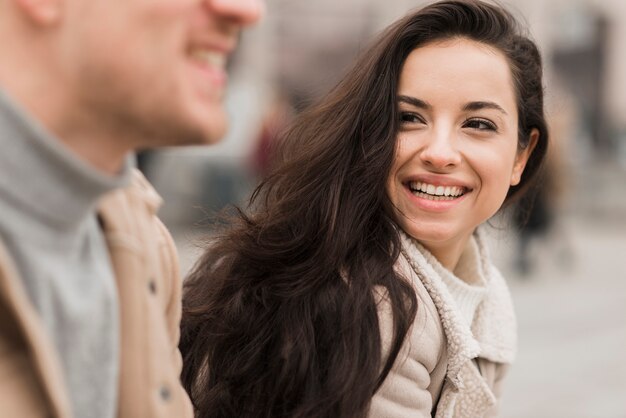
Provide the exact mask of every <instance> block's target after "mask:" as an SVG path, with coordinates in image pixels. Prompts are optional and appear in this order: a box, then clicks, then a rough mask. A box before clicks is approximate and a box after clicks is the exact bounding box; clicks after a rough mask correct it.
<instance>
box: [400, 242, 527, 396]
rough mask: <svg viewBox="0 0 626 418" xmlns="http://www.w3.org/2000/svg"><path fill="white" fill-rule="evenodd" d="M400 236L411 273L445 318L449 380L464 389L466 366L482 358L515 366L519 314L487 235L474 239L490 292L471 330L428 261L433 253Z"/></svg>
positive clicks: (442, 318)
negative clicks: (428, 256)
mask: <svg viewBox="0 0 626 418" xmlns="http://www.w3.org/2000/svg"><path fill="white" fill-rule="evenodd" d="M400 236H401V242H402V250H401V252H402V258H404V260H405V261H406V263H407V264H408V266H409V268H410V270H411V271H409V272H407V273H409V275H411V276H413V277H414V280H416V279H417V280H420V281H421V282H422V284H423V285H424V287H425V288H426V290H427V291H428V293H429V295H430V297H431V299H432V300H433V303H434V304H435V306H436V308H437V311H438V313H439V316H440V318H441V323H442V326H443V329H444V332H445V335H446V339H447V350H448V368H447V378H448V380H449V381H450V383H451V384H452V385H453V386H454V387H455V388H456V389H457V390H458V389H462V388H463V380H464V379H463V375H464V373H462V370H463V368H464V366H466V365H467V364H468V362H470V361H471V359H473V358H476V357H479V356H480V357H484V358H486V359H488V360H491V361H496V362H503V363H511V362H512V361H513V359H514V356H515V346H516V325H515V315H514V313H513V306H512V302H511V299H510V295H509V293H508V289H507V287H506V284H505V283H504V281H503V279H502V277H501V276H500V274H499V273H498V272H497V270H496V269H495V267H493V265H492V263H491V260H490V257H489V253H488V251H487V247H486V245H485V242H484V237H483V234H482V233H481V232H476V233H475V234H474V236H473V239H475V240H476V243H477V246H478V250H479V251H478V252H479V256H480V258H481V260H480V262H481V264H482V267H483V272H484V274H485V283H486V286H487V289H488V291H487V296H486V297H485V299H484V300H483V301H482V302H481V304H480V305H479V306H478V308H477V311H476V315H475V317H474V321H473V323H472V325H471V327H470V326H469V325H468V324H467V323H466V321H464V320H463V318H462V317H461V312H460V311H459V310H458V308H456V304H455V302H454V299H453V297H452V295H451V294H450V292H449V290H448V288H447V287H446V285H445V284H444V282H443V280H442V279H441V277H440V275H439V274H438V273H437V272H436V270H435V268H434V267H433V265H432V264H431V263H430V262H429V261H428V259H427V256H426V255H425V254H429V253H428V251H427V250H426V249H425V248H423V247H422V246H421V245H420V244H419V243H417V242H415V241H414V240H413V239H411V238H410V237H408V236H407V235H406V234H405V233H403V232H400ZM415 275H416V276H417V277H416V278H415Z"/></svg>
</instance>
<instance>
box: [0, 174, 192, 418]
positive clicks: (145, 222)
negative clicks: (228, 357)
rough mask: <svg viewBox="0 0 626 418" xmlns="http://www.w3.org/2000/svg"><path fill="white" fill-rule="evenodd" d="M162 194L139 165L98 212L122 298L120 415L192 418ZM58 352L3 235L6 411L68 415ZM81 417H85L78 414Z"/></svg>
mask: <svg viewBox="0 0 626 418" xmlns="http://www.w3.org/2000/svg"><path fill="white" fill-rule="evenodd" d="M160 204H161V198H160V197H159V196H158V195H157V193H156V192H155V191H154V189H153V188H152V187H151V186H150V185H149V184H148V182H147V181H146V180H145V178H143V176H142V175H141V174H140V173H139V172H138V171H136V172H135V173H134V174H133V180H132V184H131V185H130V186H129V187H128V188H127V189H125V190H118V191H115V192H113V193H110V194H109V195H107V196H105V198H104V199H103V201H102V202H101V206H100V208H99V215H100V219H101V221H102V224H103V229H104V232H105V236H106V241H107V244H108V247H109V252H110V255H111V259H112V264H113V268H114V271H115V275H116V281H117V288H118V295H119V301H120V322H121V323H120V327H121V354H120V362H121V363H120V380H119V403H118V417H119V418H148V417H149V418H190V417H192V416H193V412H192V407H191V403H190V401H189V398H188V397H187V394H186V393H185V391H184V390H183V388H182V386H181V384H180V378H179V375H180V371H181V367H182V359H181V356H180V353H179V351H178V339H179V321H180V316H181V278H180V274H179V267H178V258H177V255H176V250H175V247H174V243H173V241H172V239H171V236H170V235H169V233H168V232H167V230H166V229H165V227H164V226H163V224H162V223H161V222H160V221H159V220H158V219H157V217H156V211H157V209H158V207H159V205H160ZM62 382H63V380H62V376H61V366H60V360H59V358H58V355H57V353H56V352H55V349H54V346H53V344H52V341H51V340H50V339H49V338H47V336H46V332H45V330H44V329H43V325H42V323H41V321H40V319H39V317H38V314H37V312H36V311H35V309H34V308H33V306H32V305H31V303H30V301H29V300H28V298H27V296H26V293H25V290H24V288H23V286H22V281H21V279H20V277H19V275H18V272H17V271H16V269H15V266H14V263H13V261H12V259H11V257H10V256H9V254H7V252H6V250H5V249H4V247H3V245H2V242H0V417H2V418H5V417H6V418H31V417H33V418H38V417H46V418H48V417H53V418H70V417H71V415H70V412H69V400H68V393H67V389H66V387H64V385H63V383H62ZM77 418H79V417H77Z"/></svg>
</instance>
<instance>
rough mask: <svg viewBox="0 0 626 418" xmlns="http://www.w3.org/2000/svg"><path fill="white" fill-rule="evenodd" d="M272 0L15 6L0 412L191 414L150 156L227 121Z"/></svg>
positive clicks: (4, 94)
mask: <svg viewBox="0 0 626 418" xmlns="http://www.w3.org/2000/svg"><path fill="white" fill-rule="evenodd" d="M262 1H263V0H0V10H1V11H2V12H1V13H0V39H1V40H2V41H1V42H0V416H1V417H7V418H9V417H11V418H13V417H15V418H28V417H56V418H67V417H76V418H83V417H94V418H101V417H102V418H114V417H120V418H143V417H164V418H179V417H183V418H184V417H191V416H192V411H191V405H190V402H189V399H188V397H187V396H186V394H185V392H184V390H183V389H182V387H181V386H180V384H179V372H180V368H181V358H180V353H179V352H178V349H177V345H178V336H179V331H178V326H179V325H178V321H179V317H180V309H181V308H180V292H181V289H180V285H181V283H180V277H179V275H178V265H177V256H176V253H175V249H174V247H173V244H172V241H171V237H170V236H169V235H168V233H167V232H166V231H165V229H164V227H163V226H162V224H161V223H160V222H159V221H158V220H157V219H156V217H155V212H156V210H157V207H158V205H159V203H160V198H159V197H158V195H157V194H156V193H155V192H154V190H153V189H152V188H151V187H150V186H149V185H148V183H147V182H146V181H145V179H143V178H142V177H141V175H140V174H138V172H137V171H136V170H134V169H133V168H132V167H131V166H132V162H131V160H132V154H133V152H134V151H135V150H139V149H147V148H154V147H159V146H165V145H182V144H203V143H205V144H210V143H213V142H215V141H217V140H218V139H219V138H220V137H221V136H222V135H223V134H224V131H225V129H226V120H225V119H226V118H225V112H224V108H223V107H222V96H223V94H224V88H225V85H226V78H227V77H226V74H225V70H224V68H225V62H226V60H227V58H228V56H229V54H230V53H231V52H232V51H233V48H234V47H235V45H236V43H237V39H238V36H239V32H240V30H241V28H242V27H244V26H246V25H249V24H252V23H254V22H255V21H256V20H257V19H258V18H259V15H260V14H261V12H262V8H263V3H262Z"/></svg>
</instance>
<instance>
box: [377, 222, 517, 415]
mask: <svg viewBox="0 0 626 418" xmlns="http://www.w3.org/2000/svg"><path fill="white" fill-rule="evenodd" d="M471 241H472V242H471V243H470V245H472V246H475V249H476V251H469V252H466V253H467V254H470V255H471V254H473V257H474V260H475V261H474V262H471V263H468V264H466V265H467V266H480V269H478V270H475V271H474V273H472V274H475V273H476V271H481V272H482V273H481V275H482V278H481V281H482V283H484V289H485V290H484V292H485V294H484V296H482V297H481V300H480V303H478V304H477V306H476V307H475V312H474V314H473V315H472V318H473V319H472V321H471V325H470V323H469V322H468V321H467V320H466V319H465V318H466V315H465V314H464V313H463V312H462V311H461V309H460V307H459V304H458V303H457V302H456V300H455V298H454V297H453V295H452V293H451V292H450V290H449V288H448V286H447V285H446V282H445V281H444V279H443V278H442V277H441V274H440V273H438V271H437V270H438V269H440V266H437V265H433V259H432V255H430V253H428V251H427V250H426V249H424V248H423V247H421V246H420V245H419V244H417V243H416V242H414V241H413V240H412V239H411V238H409V237H408V236H406V235H405V234H403V233H402V247H403V248H402V253H401V256H400V257H399V259H398V261H397V264H396V269H397V271H398V273H399V274H401V275H402V276H403V277H404V278H406V279H407V280H409V282H410V283H412V284H413V286H414V288H415V292H416V295H417V300H418V309H417V314H416V317H415V320H414V323H413V325H412V327H411V329H410V330H409V333H408V335H407V337H406V339H405V342H404V344H403V346H402V349H401V351H400V353H399V355H398V357H397V359H396V361H395V363H394V366H393V367H392V370H391V371H390V373H389V375H388V377H387V379H385V381H384V382H383V385H382V386H381V388H380V389H379V391H378V392H377V393H376V394H375V396H374V398H373V399H372V404H371V408H370V414H369V416H370V418H419V417H431V416H434V417H436V418H444V417H445V418H480V417H493V416H496V415H497V410H498V399H499V398H500V395H501V389H502V379H503V377H504V376H505V375H506V371H507V370H508V368H509V366H510V364H511V363H512V362H513V360H514V358H515V351H516V345H517V330H516V321H515V314H514V310H513V305H512V301H511V297H510V294H509V291H508V288H507V286H506V283H505V281H504V279H503V278H502V276H501V275H500V273H499V272H498V270H497V269H496V268H495V267H494V266H493V264H492V262H491V260H490V257H489V252H488V249H487V246H486V244H485V240H484V237H483V236H482V234H481V232H480V231H478V232H477V233H475V234H474V236H473V237H472V240H471ZM464 263H467V260H466V261H464ZM456 273H457V275H461V276H463V275H465V274H467V273H468V272H459V271H458V269H457V271H456ZM457 280H460V279H458V278H457ZM379 318H380V329H381V336H382V340H383V355H384V356H386V355H387V353H388V349H389V345H390V341H391V337H392V335H391V332H392V317H391V308H390V307H389V304H388V302H387V300H386V298H385V294H384V292H380V303H379Z"/></svg>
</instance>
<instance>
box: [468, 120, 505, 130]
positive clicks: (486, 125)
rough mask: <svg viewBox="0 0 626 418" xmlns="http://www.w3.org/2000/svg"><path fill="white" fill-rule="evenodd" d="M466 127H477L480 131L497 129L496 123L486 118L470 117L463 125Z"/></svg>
mask: <svg viewBox="0 0 626 418" xmlns="http://www.w3.org/2000/svg"><path fill="white" fill-rule="evenodd" d="M463 126H464V127H466V128H472V129H477V130H479V131H497V130H498V128H497V127H496V125H495V124H494V123H493V122H491V121H488V120H486V119H469V120H467V121H466V122H465V124H464V125H463Z"/></svg>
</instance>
